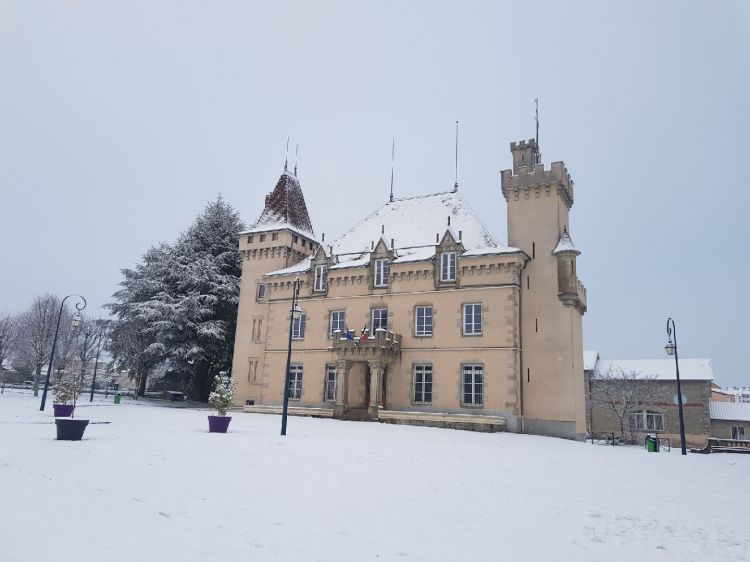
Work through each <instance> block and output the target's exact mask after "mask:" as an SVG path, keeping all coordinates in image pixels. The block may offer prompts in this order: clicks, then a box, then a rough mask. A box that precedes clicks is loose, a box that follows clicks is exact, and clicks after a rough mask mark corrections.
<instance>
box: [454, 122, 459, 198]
mask: <svg viewBox="0 0 750 562" xmlns="http://www.w3.org/2000/svg"><path fill="white" fill-rule="evenodd" d="M456 191H458V121H456V181H455V183H454V184H453V193H456Z"/></svg>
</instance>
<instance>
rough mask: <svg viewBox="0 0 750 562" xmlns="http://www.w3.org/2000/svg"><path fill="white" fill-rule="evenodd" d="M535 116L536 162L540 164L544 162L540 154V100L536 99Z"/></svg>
mask: <svg viewBox="0 0 750 562" xmlns="http://www.w3.org/2000/svg"><path fill="white" fill-rule="evenodd" d="M534 106H535V115H534V120H535V121H536V162H534V163H535V164H539V162H541V161H542V153H541V152H539V98H534Z"/></svg>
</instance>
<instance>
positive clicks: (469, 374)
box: [461, 365, 484, 406]
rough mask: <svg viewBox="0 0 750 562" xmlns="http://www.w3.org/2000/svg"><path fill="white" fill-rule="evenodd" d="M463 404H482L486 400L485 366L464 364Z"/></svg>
mask: <svg viewBox="0 0 750 562" xmlns="http://www.w3.org/2000/svg"><path fill="white" fill-rule="evenodd" d="M461 370H462V375H461V376H462V379H463V380H462V382H463V404H464V406H481V405H482V404H483V403H484V402H483V401H484V366H483V365H463V366H462V369H461Z"/></svg>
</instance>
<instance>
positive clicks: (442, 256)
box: [439, 251, 458, 284]
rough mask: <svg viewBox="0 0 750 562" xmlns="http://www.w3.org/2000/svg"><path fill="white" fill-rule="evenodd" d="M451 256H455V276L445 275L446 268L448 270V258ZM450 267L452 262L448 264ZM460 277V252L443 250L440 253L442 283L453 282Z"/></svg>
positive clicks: (440, 278)
mask: <svg viewBox="0 0 750 562" xmlns="http://www.w3.org/2000/svg"><path fill="white" fill-rule="evenodd" d="M449 256H453V277H443V275H444V273H445V270H446V264H445V261H446V258H449ZM448 268H450V264H448ZM457 279H458V252H456V251H447V252H442V253H441V254H440V277H439V280H440V283H450V284H453V283H455V282H456V280H457Z"/></svg>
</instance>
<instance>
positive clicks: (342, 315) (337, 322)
mask: <svg viewBox="0 0 750 562" xmlns="http://www.w3.org/2000/svg"><path fill="white" fill-rule="evenodd" d="M345 329H346V312H344V311H343V310H332V311H331V327H330V331H329V333H330V335H331V336H334V337H335V336H336V333H337V332H338V334H339V337H340V336H341V334H343V333H344V330H345Z"/></svg>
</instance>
